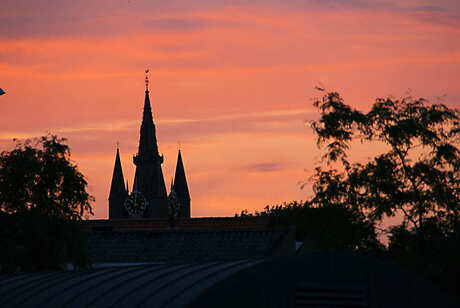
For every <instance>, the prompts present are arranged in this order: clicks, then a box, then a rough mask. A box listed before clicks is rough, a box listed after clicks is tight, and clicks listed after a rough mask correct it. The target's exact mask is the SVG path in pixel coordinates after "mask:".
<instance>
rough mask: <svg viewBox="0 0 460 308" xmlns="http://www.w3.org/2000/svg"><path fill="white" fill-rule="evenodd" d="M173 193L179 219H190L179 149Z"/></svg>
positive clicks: (186, 187) (185, 182) (188, 197)
mask: <svg viewBox="0 0 460 308" xmlns="http://www.w3.org/2000/svg"><path fill="white" fill-rule="evenodd" d="M174 191H175V193H176V195H177V199H178V200H179V203H180V209H179V215H178V216H179V217H188V218H189V217H190V193H189V191H188V185H187V178H186V177H185V169H184V163H183V162H182V155H181V151H180V149H179V153H178V155H177V165H176V174H175V176H174Z"/></svg>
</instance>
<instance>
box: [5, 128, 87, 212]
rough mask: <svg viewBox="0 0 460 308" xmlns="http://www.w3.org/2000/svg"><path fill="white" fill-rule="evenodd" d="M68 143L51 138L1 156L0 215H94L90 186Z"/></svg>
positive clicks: (27, 144)
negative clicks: (27, 213) (73, 157)
mask: <svg viewBox="0 0 460 308" xmlns="http://www.w3.org/2000/svg"><path fill="white" fill-rule="evenodd" d="M65 141H66V139H64V138H58V137H57V136H53V135H48V136H43V137H41V138H39V139H34V140H26V141H25V142H24V143H20V142H18V143H17V144H16V147H15V148H14V149H13V150H12V151H9V152H8V151H3V152H1V153H0V211H1V212H3V213H7V214H11V213H24V212H30V211H31V212H35V213H40V214H44V215H47V216H56V217H62V218H65V219H81V217H83V216H84V215H92V214H93V212H92V208H91V204H90V202H91V201H94V198H93V197H92V196H91V195H90V194H88V193H87V192H86V187H87V182H86V180H85V178H84V176H83V174H81V173H80V172H79V171H78V169H77V166H76V165H75V164H73V163H72V162H71V161H70V149H69V147H68V145H66V144H65V143H64V142H65Z"/></svg>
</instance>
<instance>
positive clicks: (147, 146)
mask: <svg viewBox="0 0 460 308" xmlns="http://www.w3.org/2000/svg"><path fill="white" fill-rule="evenodd" d="M146 73H148V70H146ZM145 85H146V89H145V99H144V110H143V113H142V124H141V128H140V136H139V147H138V151H137V153H136V154H135V155H134V157H133V162H134V164H135V165H136V173H135V176H134V183H133V189H132V192H133V193H135V194H136V196H139V195H141V196H142V197H143V198H145V201H146V203H147V206H146V210H145V211H144V212H143V215H142V217H143V218H167V217H168V198H167V197H168V196H167V192H166V185H165V181H164V177H163V170H162V167H161V165H162V164H163V160H164V158H163V155H160V153H159V151H158V142H157V137H156V128H155V123H154V121H153V116H152V107H151V105H150V96H149V89H148V76H146V77H145ZM126 185H127V184H126ZM128 189H129V188H128V187H127V186H126V188H125V181H124V178H123V170H122V167H121V160H120V152H119V148H118V146H117V154H116V157H115V166H114V170H113V176H112V184H111V187H110V194H109V219H121V218H130V215H129V211H128V210H127V209H126V208H125V201H126V199H127V198H128V195H129V191H128ZM174 189H175V192H176V193H177V196H178V199H179V201H180V203H181V210H180V213H179V215H178V216H180V217H190V194H189V191H188V186H187V180H186V177H185V170H184V165H183V162H182V156H181V153H180V150H179V154H178V157H177V166H176V174H175V179H174ZM134 203H135V201H134ZM182 207H183V208H182Z"/></svg>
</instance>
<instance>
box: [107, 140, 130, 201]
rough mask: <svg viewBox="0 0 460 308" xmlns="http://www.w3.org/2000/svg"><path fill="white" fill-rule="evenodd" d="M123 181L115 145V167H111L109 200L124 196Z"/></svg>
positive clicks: (118, 151)
mask: <svg viewBox="0 0 460 308" xmlns="http://www.w3.org/2000/svg"><path fill="white" fill-rule="evenodd" d="M124 183H125V179H124V177H123V170H122V168H121V159H120V150H119V148H118V144H117V156H116V157H115V166H114V167H113V175H112V185H111V186H110V194H109V199H111V198H116V197H118V196H120V195H125V194H126V190H125V185H124Z"/></svg>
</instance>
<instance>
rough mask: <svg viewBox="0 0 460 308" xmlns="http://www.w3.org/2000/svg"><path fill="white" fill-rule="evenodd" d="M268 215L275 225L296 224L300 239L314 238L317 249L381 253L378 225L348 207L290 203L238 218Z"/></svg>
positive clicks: (297, 238) (243, 213) (298, 239)
mask: <svg viewBox="0 0 460 308" xmlns="http://www.w3.org/2000/svg"><path fill="white" fill-rule="evenodd" d="M245 216H267V217H268V218H269V219H270V220H269V221H270V226H271V227H286V226H295V227H296V240H297V241H304V240H305V239H309V240H313V241H314V243H315V245H316V246H317V247H316V248H319V249H324V250H353V251H360V252H369V251H373V252H379V251H381V250H382V249H381V244H380V243H379V241H378V239H377V235H376V232H375V228H374V224H373V223H371V222H369V221H366V220H365V219H364V217H363V215H361V214H360V213H359V212H358V211H356V210H354V209H352V208H348V207H337V206H320V207H314V206H313V205H312V204H311V203H310V202H308V201H307V202H297V201H293V202H289V203H283V204H280V205H275V206H271V207H270V206H268V205H267V206H266V207H265V208H264V210H263V211H261V212H259V211H255V212H254V214H253V213H248V211H247V210H243V211H242V212H241V213H240V214H239V215H238V214H236V215H235V217H245Z"/></svg>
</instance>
